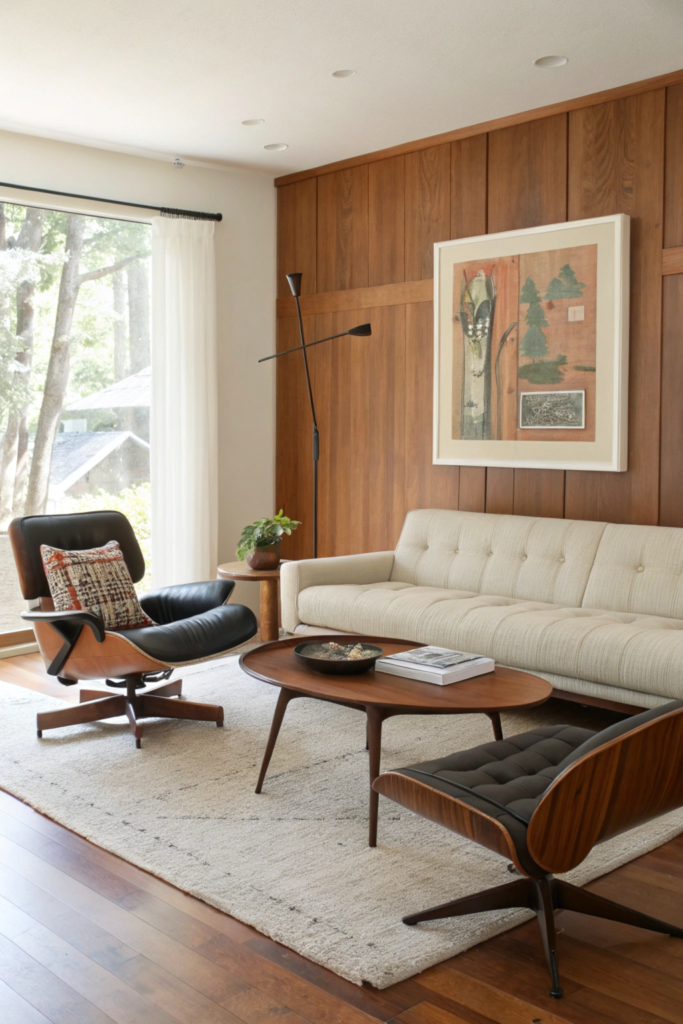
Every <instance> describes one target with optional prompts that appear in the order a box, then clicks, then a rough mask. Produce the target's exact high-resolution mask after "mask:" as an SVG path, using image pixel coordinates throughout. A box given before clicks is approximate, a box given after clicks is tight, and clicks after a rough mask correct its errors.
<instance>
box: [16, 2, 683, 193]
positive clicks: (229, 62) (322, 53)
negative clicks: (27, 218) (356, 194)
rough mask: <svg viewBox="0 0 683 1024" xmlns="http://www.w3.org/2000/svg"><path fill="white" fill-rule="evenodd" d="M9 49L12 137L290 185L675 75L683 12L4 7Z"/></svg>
mask: <svg viewBox="0 0 683 1024" xmlns="http://www.w3.org/2000/svg"><path fill="white" fill-rule="evenodd" d="M0 37H1V38H2V57H1V59H0V127H2V128H6V129H9V130H13V131H21V132H28V133H31V134H35V135H46V136H49V137H54V138H60V139H66V140H70V141H74V142H85V143H87V144H90V145H96V146H102V147H104V148H112V149H124V150H130V151H133V152H144V153H148V154H150V153H151V154H155V155H156V154H158V155H164V156H169V157H172V156H176V155H179V156H182V157H183V158H185V159H196V160H201V161H221V162H226V163H230V164H233V165H240V166H244V167H250V168H256V169H262V170H265V171H268V172H272V173H276V174H283V173H287V172H288V171H295V170H300V169H302V168H306V167H313V166H317V165H319V164H324V163H328V162H330V161H333V160H338V159H342V158H344V157H349V156H353V155H356V154H359V153H365V152H369V151H372V150H375V149H382V148H384V147H386V146H392V145H395V144H398V143H401V142H406V141H408V140H411V139H417V138H421V137H423V136H427V135H433V134H437V133H439V132H444V131H449V130H451V129H454V128H459V127H462V126H465V125H469V124H477V123H478V122H480V121H486V120H488V119H490V118H495V117H500V116H503V115H505V114H510V113H515V112H518V111H523V110H528V109H531V108H533V107H538V106H542V105H545V104H547V103H553V102H555V101H557V100H563V99H568V98H570V97H574V96H582V95H585V94H587V93H591V92H595V91H598V90H601V89H608V88H611V87H613V86H617V85H622V84H624V83H627V82H634V81H638V80H639V79H643V78H649V77H651V76H653V75H659V74H663V73H665V72H667V71H674V70H677V69H679V68H680V67H682V66H683V0H66V2H64V0H62V2H59V0H21V3H17V2H14V0H0ZM546 54H563V55H566V56H567V57H568V58H569V63H568V64H567V65H565V66H564V67H562V68H558V69H549V70H541V69H538V68H536V67H534V66H533V61H534V59H535V58H536V57H540V56H544V55H546ZM340 68H354V69H356V70H357V74H356V75H355V76H353V77H352V78H344V79H337V78H333V77H331V72H332V71H335V70H337V69H340ZM255 117H261V118H264V119H265V124H264V125H261V126H260V127H258V128H246V127H243V126H242V125H241V124H240V122H241V121H243V120H245V119H246V118H255ZM274 142H286V143H288V145H289V149H288V150H287V151H286V152H279V153H278V152H276V153H272V152H271V153H269V152H266V151H265V150H264V149H263V146H264V145H265V144H267V143H274Z"/></svg>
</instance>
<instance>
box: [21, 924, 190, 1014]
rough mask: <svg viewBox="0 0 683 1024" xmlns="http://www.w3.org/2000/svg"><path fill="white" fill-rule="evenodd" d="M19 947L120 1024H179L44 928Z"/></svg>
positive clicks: (25, 937) (37, 928) (23, 938)
mask: <svg viewBox="0 0 683 1024" xmlns="http://www.w3.org/2000/svg"><path fill="white" fill-rule="evenodd" d="M16 944H17V945H18V946H19V947H20V949H22V950H23V951H24V952H25V953H27V954H28V955H29V956H30V957H32V958H33V959H34V960H36V961H37V962H38V963H39V964H41V965H42V966H43V967H45V968H46V969H47V970H49V971H50V972H51V973H52V974H54V975H55V976H56V977H58V978H59V979H60V980H61V981H63V982H64V983H65V984H67V985H68V986H69V987H70V988H71V989H73V990H74V991H75V992H77V993H78V994H79V995H80V996H81V997H82V998H83V999H87V1000H88V1001H89V1002H91V1003H92V1004H93V1005H94V1006H96V1007H97V1008H98V1009H99V1010H101V1011H102V1013H105V1014H106V1015H107V1016H108V1017H110V1018H111V1019H112V1020H113V1021H116V1024H141V1022H143V1021H144V1024H177V1022H176V1021H174V1018H173V1017H171V1016H170V1015H169V1014H168V1013H164V1011H163V1010H160V1009H159V1008H158V1007H156V1006H154V1004H153V1003H151V1002H150V1001H149V1000H148V999H145V997H144V996H141V995H140V994H139V993H138V992H135V991H134V989H131V988H130V987H129V986H128V985H126V984H125V982H122V981H121V980H120V979H119V978H117V977H116V976H115V975H113V974H111V973H110V972H109V971H107V970H105V969H104V968H103V967H100V966H99V964H96V963H95V961H94V960H91V959H90V957H87V956H86V955H85V954H84V953H79V951H78V950H77V949H76V948H75V946H72V945H71V944H70V943H69V942H66V941H65V940H64V939H60V938H59V936H57V935H55V934H54V933H53V932H51V931H49V929H47V928H44V927H43V926H42V925H36V926H35V927H34V928H32V929H31V930H30V931H28V932H23V933H22V934H21V935H20V936H19V937H18V938H17V939H16ZM75 1020H78V1018H75Z"/></svg>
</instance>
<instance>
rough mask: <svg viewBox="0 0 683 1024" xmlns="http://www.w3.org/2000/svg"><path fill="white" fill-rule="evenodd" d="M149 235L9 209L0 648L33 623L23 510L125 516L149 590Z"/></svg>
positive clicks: (3, 263)
mask: <svg viewBox="0 0 683 1024" xmlns="http://www.w3.org/2000/svg"><path fill="white" fill-rule="evenodd" d="M150 236H151V229H150V226H149V224H143V223H136V222H131V221H121V220H111V219H109V218H104V217H85V216H81V215H79V214H70V213H63V212H59V211H56V210H48V209H39V208H36V207H25V206H17V205H11V204H8V203H5V204H0V646H2V645H3V643H4V644H7V643H8V642H11V641H12V639H13V638H12V636H11V635H10V634H12V633H13V632H15V631H18V630H21V629H22V628H23V627H24V624H23V622H22V620H21V619H20V618H19V613H20V612H21V611H22V610H23V608H24V607H25V602H24V601H23V598H22V596H21V592H20V590H19V582H18V579H17V575H16V570H15V568H14V559H13V557H12V552H11V547H10V543H9V538H8V535H7V527H8V524H9V522H10V521H11V519H13V518H14V517H15V516H19V515H29V514H42V513H50V512H78V511H89V510H93V509H101V508H109V509H119V510H120V511H122V512H124V513H125V514H126V515H127V516H128V518H129V519H130V520H131V522H132V524H133V527H134V529H135V532H136V534H137V536H138V539H139V540H140V543H141V546H142V548H143V551H144V554H145V561H146V563H147V567H148V574H147V577H146V578H145V580H144V581H143V582H142V584H141V585H140V587H141V589H144V588H145V586H147V585H148V581H149V568H150V564H151V550H150V536H151V524H150V506H151V492H150V482H149V405H150V392H151V367H150V295H149V288H150V285H149V281H150V266H149V263H150V248H151V237H150Z"/></svg>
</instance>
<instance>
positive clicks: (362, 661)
mask: <svg viewBox="0 0 683 1024" xmlns="http://www.w3.org/2000/svg"><path fill="white" fill-rule="evenodd" d="M328 644H329V641H326V642H320V641H316V642H315V643H311V642H310V641H309V642H308V643H303V644H298V645H297V646H296V647H295V648H294V654H295V656H296V658H297V659H298V660H299V661H300V662H301V663H302V664H303V665H306V667H307V668H310V669H311V670H312V671H313V672H322V673H324V674H325V675H330V676H360V675H362V674H363V673H364V672H369V671H370V669H371V668H374V667H375V662H376V661H377V659H378V658H381V657H382V654H383V653H384V652H383V650H382V648H381V647H376V646H375V645H374V644H362V646H363V648H364V649H365V650H366V651H372V656H371V657H369V658H345V657H339V658H336V659H335V658H331V657H329V654H328V656H327V657H325V656H324V655H325V652H326V651H327V650H328ZM341 646H343V647H347V648H349V649H350V648H351V647H353V646H355V645H354V644H343V645H341Z"/></svg>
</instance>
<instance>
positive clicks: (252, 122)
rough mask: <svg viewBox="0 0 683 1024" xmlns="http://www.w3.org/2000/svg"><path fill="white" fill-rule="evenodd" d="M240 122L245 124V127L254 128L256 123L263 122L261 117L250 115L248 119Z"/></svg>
mask: <svg viewBox="0 0 683 1024" xmlns="http://www.w3.org/2000/svg"><path fill="white" fill-rule="evenodd" d="M242 124H246V126H247V128H254V127H255V126H256V125H257V124H265V121H264V120H263V118H262V117H250V118H249V120H248V121H242Z"/></svg>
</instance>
